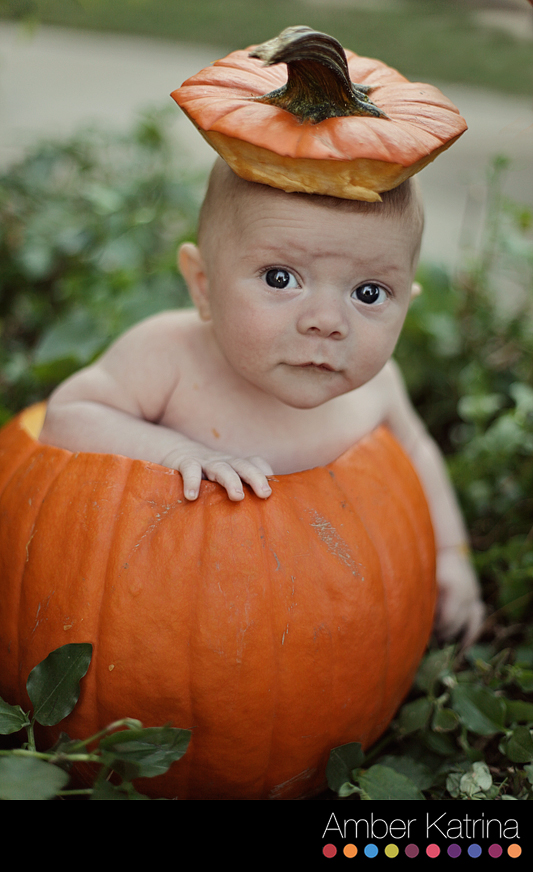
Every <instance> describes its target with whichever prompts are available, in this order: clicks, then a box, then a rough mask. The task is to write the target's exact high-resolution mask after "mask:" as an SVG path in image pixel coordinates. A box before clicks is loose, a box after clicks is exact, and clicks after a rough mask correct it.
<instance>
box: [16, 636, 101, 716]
mask: <svg viewBox="0 0 533 872" xmlns="http://www.w3.org/2000/svg"><path fill="white" fill-rule="evenodd" d="M91 655H92V645H91V644H90V643H89V642H80V643H72V644H70V645H63V646H62V647H61V648H56V650H55V651H52V653H51V654H49V655H48V657H47V658H46V659H45V660H43V661H42V663H39V664H38V665H37V666H35V667H34V669H32V671H31V672H30V674H29V676H28V681H27V683H26V690H27V691H28V695H29V697H30V699H31V701H32V704H33V709H34V711H33V714H34V718H35V720H36V721H37V723H39V724H43V726H47V727H50V726H53V724H57V723H59V721H62V720H63V718H66V717H67V715H69V714H70V713H71V711H72V709H73V708H74V706H75V705H76V703H77V701H78V697H79V695H80V679H81V678H83V676H84V675H85V673H86V672H87V669H88V668H89V664H90V662H91Z"/></svg>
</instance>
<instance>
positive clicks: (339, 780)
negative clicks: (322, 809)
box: [326, 742, 365, 793]
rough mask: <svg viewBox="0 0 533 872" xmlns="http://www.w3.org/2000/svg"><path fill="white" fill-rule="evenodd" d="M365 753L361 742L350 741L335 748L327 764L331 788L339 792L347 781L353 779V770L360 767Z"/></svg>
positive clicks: (327, 774) (327, 776)
mask: <svg viewBox="0 0 533 872" xmlns="http://www.w3.org/2000/svg"><path fill="white" fill-rule="evenodd" d="M364 759H365V755H364V753H363V749H362V747H361V745H360V744H359V742H349V743H348V744H347V745H339V746H338V747H337V748H333V750H332V751H331V753H330V755H329V760H328V765H327V766H326V778H327V781H328V787H329V788H330V790H334V791H335V792H336V793H338V792H339V791H340V790H341V789H342V788H343V786H344V785H345V784H346V783H349V782H350V781H351V780H352V777H353V776H352V772H353V771H354V770H355V769H359V768H360V767H361V766H362V764H363V760H364Z"/></svg>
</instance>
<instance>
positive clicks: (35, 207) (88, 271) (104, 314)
mask: <svg viewBox="0 0 533 872" xmlns="http://www.w3.org/2000/svg"><path fill="white" fill-rule="evenodd" d="M173 119H174V114H173V113H171V112H169V113H166V112H165V113H157V114H156V113H154V114H147V115H146V116H144V117H143V118H142V119H141V120H140V122H139V123H138V125H137V126H136V128H135V129H134V130H133V131H132V132H131V133H130V134H128V135H124V136H120V135H107V134H104V133H103V132H101V131H94V130H93V131H86V132H84V133H81V134H80V135H79V136H76V137H74V138H73V139H72V140H70V141H67V142H64V143H45V144H43V145H41V146H39V147H37V148H36V149H35V150H34V151H33V152H32V153H31V154H30V155H29V156H28V157H27V158H26V159H25V160H24V161H23V163H21V164H20V165H19V166H17V167H15V168H14V169H12V170H11V171H10V173H9V174H8V175H6V176H4V177H3V178H0V422H1V421H2V420H5V419H6V418H7V417H8V416H9V415H10V414H12V413H13V412H14V411H16V410H18V409H20V408H22V407H23V406H25V405H27V404H28V403H29V402H32V401H33V400H35V399H39V398H40V397H43V396H46V395H47V394H48V393H49V392H50V390H51V388H52V387H54V386H55V385H56V384H57V383H58V382H60V381H62V380H63V379H64V378H65V377H66V376H68V375H70V373H72V372H73V371H74V370H76V369H78V368H79V367H80V366H83V365H85V364H87V363H90V362H91V360H93V359H94V357H95V356H97V355H98V354H99V353H100V352H101V351H102V350H103V349H104V348H105V347H106V346H107V345H108V344H109V342H110V341H111V340H112V339H114V338H115V337H116V336H117V335H118V334H120V333H122V332H123V331H124V330H125V329H126V328H127V327H129V326H131V325H132V324H134V323H135V322H137V321H139V320H140V319H142V318H144V317H146V316H148V315H150V314H153V313H154V312H157V311H161V310H162V309H164V308H170V307H172V308H175V307H176V306H182V305H184V304H186V303H187V294H186V290H185V286H184V283H183V281H182V279H181V277H180V276H179V275H178V273H177V270H176V248H177V245H178V244H179V242H180V241H182V240H183V239H184V238H191V237H192V235H193V233H194V227H195V223H196V215H197V210H198V202H199V196H200V192H199V185H198V183H196V182H195V180H194V179H191V178H190V177H189V178H187V179H186V180H185V178H184V176H183V171H182V169H180V166H179V163H180V162H179V155H176V152H175V148H174V146H173V142H172V130H171V122H172V120H173Z"/></svg>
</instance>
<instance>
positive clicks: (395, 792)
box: [358, 763, 425, 800]
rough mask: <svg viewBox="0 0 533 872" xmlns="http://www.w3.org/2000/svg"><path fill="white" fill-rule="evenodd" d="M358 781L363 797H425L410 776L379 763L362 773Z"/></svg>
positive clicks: (401, 798)
mask: <svg viewBox="0 0 533 872" xmlns="http://www.w3.org/2000/svg"><path fill="white" fill-rule="evenodd" d="M358 783H359V787H360V788H361V790H362V796H361V799H399V800H407V799H418V800H420V799H425V797H424V796H423V794H422V793H421V792H420V790H419V789H418V787H417V786H416V784H414V783H413V782H412V781H411V779H410V778H408V777H407V776H406V775H403V774H402V773H400V772H395V770H394V769H391V768H390V767H389V766H382V765H380V764H379V763H376V765H375V766H371V767H370V769H368V770H367V771H366V772H364V773H362V774H361V775H360V776H359V778H358Z"/></svg>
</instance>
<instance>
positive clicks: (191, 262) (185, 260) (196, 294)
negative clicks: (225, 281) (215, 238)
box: [178, 242, 211, 321]
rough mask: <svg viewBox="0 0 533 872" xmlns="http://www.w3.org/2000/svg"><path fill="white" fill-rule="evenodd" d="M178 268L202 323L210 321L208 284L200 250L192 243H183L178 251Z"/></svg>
mask: <svg viewBox="0 0 533 872" xmlns="http://www.w3.org/2000/svg"><path fill="white" fill-rule="evenodd" d="M178 267H179V270H180V272H181V274H182V276H183V278H184V279H185V281H186V283H187V287H188V289H189V294H190V295H191V299H192V301H193V303H194V305H195V306H196V308H197V310H198V314H199V315H200V318H201V319H202V321H210V320H211V310H210V307H209V295H208V292H207V291H208V283H207V276H206V273H205V269H204V265H203V261H202V256H201V254H200V249H199V248H198V246H197V245H194V244H193V243H192V242H184V243H183V245H180V247H179V249H178Z"/></svg>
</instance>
